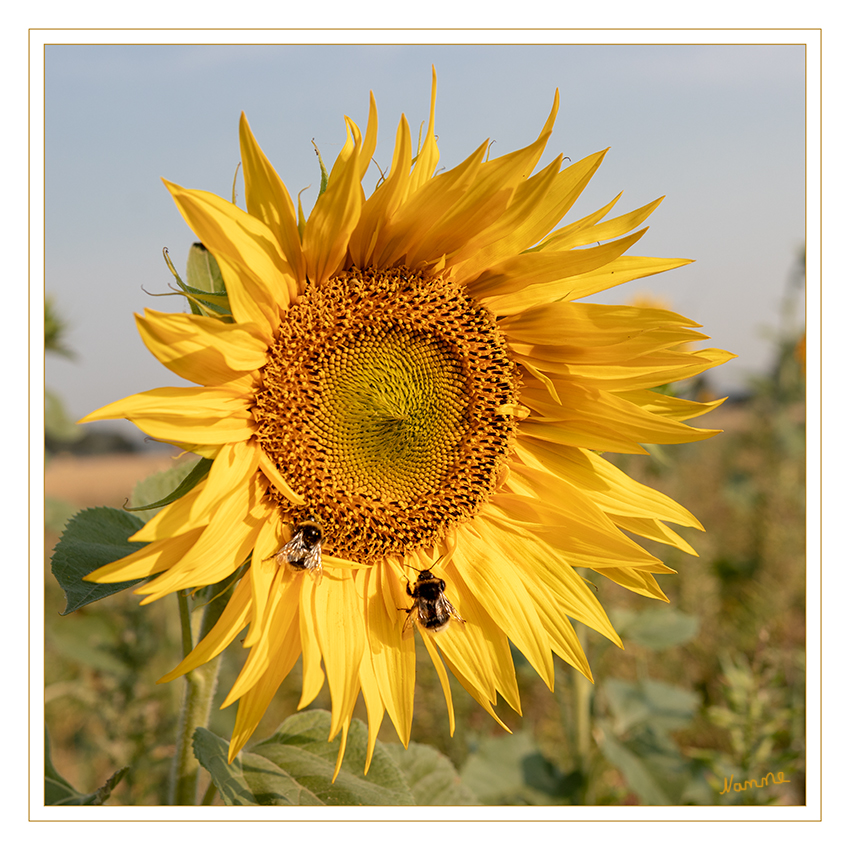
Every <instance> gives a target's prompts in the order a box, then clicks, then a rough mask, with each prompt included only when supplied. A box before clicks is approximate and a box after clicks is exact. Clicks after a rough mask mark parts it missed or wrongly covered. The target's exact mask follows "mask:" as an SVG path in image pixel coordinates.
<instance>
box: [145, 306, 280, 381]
mask: <svg viewBox="0 0 850 850" xmlns="http://www.w3.org/2000/svg"><path fill="white" fill-rule="evenodd" d="M136 326H137V327H138V329H139V335H140V336H141V338H142V341H143V342H144V343H145V345H146V346H147V347H148V350H149V351H150V352H151V354H153V355H154V357H156V358H157V360H159V362H160V363H162V364H163V365H164V366H166V367H167V368H169V369H171V371H172V372H174V373H175V374H177V375H179V376H180V377H181V378H185V379H186V380H187V381H192V383H195V384H203V385H205V386H210V385H216V384H225V383H227V382H228V381H233V380H235V379H237V378H239V377H240V376H242V375H243V374H244V373H245V372H249V371H251V370H254V369H259V368H260V367H262V366H263V365H265V362H266V358H267V343H266V342H265V341H264V340H263V339H262V338H261V337H260V333H259V329H258V328H257V327H256V325H253V324H241V325H240V324H225V323H224V322H222V321H220V320H219V319H212V318H207V317H205V316H193V315H186V314H181V313H159V312H157V311H155V310H145V315H144V316H138V315H137V316H136Z"/></svg>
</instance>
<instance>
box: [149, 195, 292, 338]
mask: <svg viewBox="0 0 850 850" xmlns="http://www.w3.org/2000/svg"><path fill="white" fill-rule="evenodd" d="M163 182H164V183H165V185H166V188H167V189H168V190H169V191H170V192H171V196H172V197H173V198H174V202H175V203H176V204H177V208H178V209H179V210H180V213H181V215H182V216H183V218H184V219H186V222H187V224H188V225H189V227H191V228H192V230H194V231H195V233H196V234H197V235H198V237H199V238H200V240H201V242H203V243H204V246H205V247H206V248H207V249H208V250H209V251H210V252H211V253H212V254H213V256H214V257H215V258H216V260H217V262H218V265H219V267H220V268H221V273H222V277H223V278H224V283H225V286H226V288H227V295H228V299H229V301H230V306H231V308H232V311H233V317H234V318H235V319H236V320H237V321H238V322H255V323H256V324H257V326H258V327H259V328H260V329H261V332H262V333H263V334H264V336H265V338H266V339H268V340H269V341H270V340H271V338H272V335H273V333H274V331H275V329H276V328H277V320H278V309H279V308H286V307H287V306H288V304H289V291H290V280H291V278H292V271H291V269H290V268H289V265H288V263H287V262H286V260H285V258H284V256H283V253H282V252H281V249H280V246H279V245H278V242H277V239H276V238H275V235H274V234H273V233H272V231H271V230H269V228H268V227H266V225H265V224H263V222H262V221H260V219H258V218H254V216H252V215H249V214H248V213H246V212H244V211H243V210H240V209H239V207H237V206H236V205H235V204H231V203H229V202H228V201H225V200H224V199H223V198H219V197H218V195H214V194H212V192H201V191H197V190H193V189H184V188H183V187H182V186H178V185H177V184H176V183H170V182H168V181H167V180H165V181H163Z"/></svg>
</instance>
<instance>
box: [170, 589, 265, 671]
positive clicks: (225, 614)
mask: <svg viewBox="0 0 850 850" xmlns="http://www.w3.org/2000/svg"><path fill="white" fill-rule="evenodd" d="M250 616H251V586H250V584H249V583H248V582H247V581H240V582H239V584H237V585H236V588H235V589H234V591H233V596H231V597H230V601H229V602H228V603H227V606H226V607H225V609H224V611H222V613H221V616H220V617H219V618H218V620H217V621H216V622H215V625H213V627H212V628H211V629H210V630H209V632H207V634H206V636H205V637H204V638H202V639H201V641H200V642H199V643H198V645H197V646H196V647H195V648H194V649H193V650H192V651H191V652H190V653H189V654H188V655H187V656H186V657H185V658H184V659H183V660H182V661H181V662H180V663H179V664H178V665H177V666H176V667H175V668H174V669H173V670H172V671H171V672H170V673H167V674H166V675H165V676H163V677H162V678H161V679H159V680H157V684H158V685H161V684H163V683H164V682H172V681H174V679H177V678H179V677H180V676H184V675H185V674H186V673H188V672H190V671H191V670H194V669H195V668H196V667H200V666H201V664H206V662H207V661H210V660H211V659H213V658H215V657H216V656H217V655H218V654H219V653H221V652H222V650H224V649H225V648H227V647H228V646H230V644H231V643H233V641H234V640H236V637H237V635H238V634H239V632H241V631H242V629H244V628H245V626H246V625H247V623H248V618H249V617H250Z"/></svg>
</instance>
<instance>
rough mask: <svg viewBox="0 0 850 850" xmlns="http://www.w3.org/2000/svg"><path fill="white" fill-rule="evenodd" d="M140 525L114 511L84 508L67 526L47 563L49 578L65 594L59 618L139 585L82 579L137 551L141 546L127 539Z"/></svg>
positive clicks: (133, 519)
mask: <svg viewBox="0 0 850 850" xmlns="http://www.w3.org/2000/svg"><path fill="white" fill-rule="evenodd" d="M142 525H143V523H142V521H141V520H140V519H137V518H136V517H134V516H133V515H132V514H128V513H126V512H125V511H121V510H118V509H117V508H87V509H86V510H84V511H81V512H80V513H78V514H77V515H76V516H74V517H73V518H72V519H71V520H70V521H69V522H68V524H67V526H66V527H65V532H64V533H63V534H62V537H61V539H60V540H59V542H58V543H57V544H56V549H55V550H54V551H53V558H52V560H51V569H52V572H53V575H54V576H55V577H56V581H58V582H59V585H60V586H61V588H62V590H64V591H65V600H66V607H65V610H64V611H63V612H62V614H63V615H64V614H70V613H71V612H72V611H77V610H78V609H80V608H82V607H83V606H84V605H89V604H90V603H92V602H96V601H97V600H99V599H104V598H105V597H107V596H112V594H113V593H119V592H120V591H122V590H126V589H127V588H128V587H132V586H133V585H134V584H138V583H139V581H140V580H133V581H122V582H117V583H113V584H95V583H94V582H90V581H84V580H83V576H86V575H88V574H89V573H90V572H92V571H93V570H96V569H97V568H98V567H102V566H104V565H106V564H111V563H112V562H113V561H117V560H118V559H119V558H123V557H125V556H126V555H130V554H132V553H133V552H136V551H138V550H139V549H141V548H142V546H144V545H145V544H144V543H130V542H129V541H128V540H127V538H128V537H130V536H131V535H132V534H134V533H135V532H137V531H138V530H139V529H140V528H141V527H142Z"/></svg>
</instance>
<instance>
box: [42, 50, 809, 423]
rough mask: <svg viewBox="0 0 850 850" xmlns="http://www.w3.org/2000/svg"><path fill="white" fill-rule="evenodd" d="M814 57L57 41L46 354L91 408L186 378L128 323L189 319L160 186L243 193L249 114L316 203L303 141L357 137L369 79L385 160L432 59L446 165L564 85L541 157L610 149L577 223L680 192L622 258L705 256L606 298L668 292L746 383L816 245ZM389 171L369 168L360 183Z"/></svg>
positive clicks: (330, 149)
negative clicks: (54, 323)
mask: <svg viewBox="0 0 850 850" xmlns="http://www.w3.org/2000/svg"><path fill="white" fill-rule="evenodd" d="M804 63H805V53H804V47H803V46H801V45H787V46H786V45H741V46H737V45H716V46H715V45H646V46H644V45H625V46H615V45H610V46H607V45H551V46H550V45H533V46H484V45H458V46H430V45H389V46H378V45H351V46H324V45H312V46H311V45H305V46H275V45H269V46H258V45H232V46H219V45H210V46H142V45H125V46H97V45H90V46H85V45H66V46H63V45H54V46H48V47H47V49H46V61H45V79H46V83H45V181H46V191H45V205H46V206H45V209H46V212H45V224H46V234H45V235H46V250H45V271H46V292H47V294H48V295H51V296H53V297H54V298H55V299H56V302H57V304H58V306H59V309H60V310H61V312H62V313H63V314H64V316H65V317H66V318H67V320H68V322H69V324H70V332H69V336H68V344H69V346H70V347H71V348H72V349H73V350H74V351H75V352H76V354H77V357H76V359H74V360H73V361H64V360H60V359H58V358H55V357H50V358H48V360H47V367H46V370H47V374H46V379H47V385H48V386H49V387H51V388H54V389H56V390H59V391H60V393H61V394H62V395H63V397H64V399H65V402H66V404H67V406H68V408H69V410H70V412H71V413H72V414H73V415H74V416H82V415H84V414H85V413H87V412H89V411H90V410H92V409H94V408H96V407H99V406H101V405H103V404H106V403H108V402H110V401H114V400H116V399H118V398H120V397H123V396H125V395H128V394H130V393H133V392H138V391H142V390H145V389H150V388H152V387H155V386H162V385H168V384H179V383H180V381H179V380H177V379H176V378H173V377H172V375H171V373H169V372H168V371H167V370H165V369H164V368H163V367H162V366H160V365H159V364H158V363H157V362H156V361H155V360H154V358H153V357H152V356H151V355H150V354H148V352H147V350H146V349H145V348H144V346H143V345H142V343H141V340H140V339H139V337H138V334H137V333H136V330H135V324H134V321H133V313H134V312H141V311H142V310H143V309H144V308H145V307H152V308H154V309H160V310H163V309H166V310H177V309H182V308H181V304H180V301H179V300H178V299H177V298H176V297H172V298H156V297H152V296H149V295H147V294H146V292H145V291H144V290H146V291H147V292H148V293H157V292H166V291H168V289H167V288H168V284H169V281H170V279H171V276H170V274H169V273H168V271H167V269H166V267H165V265H164V263H163V260H162V255H161V251H162V248H163V247H164V246H167V247H168V249H169V252H170V254H171V257H172V258H173V259H174V261H175V263H176V264H177V266H178V268H182V267H183V265H184V263H185V257H186V253H187V251H188V249H189V246H190V245H191V243H192V241H194V237H193V235H192V233H191V232H190V231H189V229H188V228H187V227H186V225H185V224H184V223H183V222H182V219H181V218H180V216H179V214H178V213H177V210H176V208H175V207H174V204H173V202H172V201H171V200H170V197H169V195H168V193H167V192H166V191H165V188H164V187H163V186H162V183H161V181H160V177H167V178H168V179H169V180H173V181H174V182H177V183H180V184H182V185H185V186H189V187H192V188H200V189H207V190H210V191H214V192H216V193H218V194H220V195H222V196H224V197H227V198H229V197H230V194H231V186H232V183H233V176H234V172H235V170H236V167H237V164H238V162H239V145H238V121H239V115H240V112H241V111H243V110H244V111H245V113H246V114H247V116H248V119H249V121H250V123H251V127H252V129H253V131H254V133H255V135H256V136H257V138H258V140H259V142H260V144H261V145H262V147H263V148H264V150H265V152H266V153H267V155H268V156H269V158H270V159H271V160H272V162H273V163H274V164H275V165H276V167H277V168H278V171H279V173H280V174H281V176H282V178H283V180H284V182H285V183H286V184H287V186H288V187H289V189H290V192H291V194H292V195H293V196H294V195H295V194H297V193H298V192H299V191H300V190H301V189H303V188H304V187H307V186H311V188H310V189H307V191H305V192H304V195H303V200H304V203H305V206H306V207H307V208H309V206H310V205H311V204H312V201H313V199H314V198H315V193H316V190H317V189H318V183H319V173H318V165H317V161H316V157H315V153H314V152H313V147H312V144H311V140H312V139H315V141H316V144H317V145H318V146H319V148H320V150H321V152H322V155H323V157H324V159H325V162H326V163H327V164H328V165H330V164H331V162H332V161H333V159H334V158H335V156H336V154H337V153H338V151H339V149H340V147H341V145H342V144H343V142H344V140H345V132H344V124H343V120H342V116H343V115H344V114H346V115H349V116H351V118H353V119H354V120H355V121H356V122H357V123H358V124H360V125H361V126H362V127H364V128H365V122H366V116H367V111H368V96H369V90H370V89H371V90H372V91H374V93H375V97H376V100H377V106H378V115H379V143H378V148H377V151H376V154H375V159H376V160H377V161H378V162H379V163H381V164H382V165H387V164H389V161H390V157H391V151H392V144H393V140H394V134H395V128H396V125H397V123H398V119H399V115H400V113H401V112H404V113H405V114H406V115H407V117H408V119H409V121H410V123H411V126H412V127H414V128H415V127H417V126H418V125H419V123H420V122H421V121H423V120H425V119H427V114H428V105H429V95H430V68H431V65H432V64H434V65H435V66H436V68H437V75H438V95H437V128H436V129H437V134H438V136H439V146H440V151H441V163H440V164H441V167H446V168H450V167H452V166H453V165H455V164H457V163H458V162H459V161H461V160H462V159H463V158H465V157H466V156H467V155H468V154H469V153H471V152H472V150H474V148H475V147H477V146H478V145H479V144H480V143H481V142H482V141H484V140H485V139H487V138H490V139H494V140H495V144H494V147H493V154H494V155H498V154H502V153H506V152H508V151H510V150H514V149H516V148H517V147H520V146H523V145H525V144H527V143H529V142H530V141H531V140H532V139H533V138H535V137H536V135H537V133H538V132H539V130H540V127H541V126H542V124H543V122H544V120H545V119H546V116H547V114H548V112H549V109H550V107H551V104H552V99H553V96H554V93H555V90H556V88H557V89H559V90H560V97H561V109H560V113H559V118H558V121H557V123H556V126H555V131H554V133H553V136H552V139H551V141H550V143H549V147H548V148H547V151H546V153H545V154H544V157H543V160H542V162H541V164H545V163H547V162H549V161H550V160H551V159H552V158H554V156H555V155H556V154H558V153H560V152H563V153H564V154H566V156H568V157H570V158H571V159H572V161H573V162H575V161H577V160H579V159H581V158H582V157H584V156H586V155H588V154H590V153H593V152H595V151H598V150H601V149H604V148H608V147H610V149H611V150H610V151H609V153H608V155H607V157H606V159H605V162H604V163H603V165H602V167H601V169H600V170H599V172H598V173H597V174H596V176H595V177H594V178H593V180H592V181H591V184H590V186H589V187H588V188H587V190H586V191H585V193H584V195H583V196H582V198H581V199H580V200H579V202H578V203H577V204H576V206H575V207H574V208H573V210H571V212H570V214H569V217H570V218H573V217H578V216H580V215H583V214H585V213H587V212H590V211H591V210H594V209H597V208H598V207H600V206H602V205H603V204H605V203H607V202H608V201H609V200H611V199H612V198H613V197H614V196H615V195H616V194H618V193H619V192H621V191H622V192H623V197H622V199H621V200H620V202H619V204H618V205H617V207H616V208H615V212H614V213H613V214H619V213H623V212H626V211H628V210H631V209H634V208H635V207H638V206H641V205H643V204H645V203H647V202H649V201H652V200H654V199H655V198H657V197H659V196H660V195H666V199H665V201H664V203H663V204H662V205H661V206H660V207H659V209H658V210H656V212H655V213H653V215H652V216H651V218H650V219H649V224H650V230H649V232H648V233H647V234H646V236H644V238H643V239H642V240H641V241H640V242H639V243H638V245H636V246H635V247H634V248H633V249H632V250H631V252H630V253H639V254H646V255H654V256H669V257H688V258H691V259H694V260H696V262H695V263H694V264H692V265H690V266H688V267H686V268H683V269H678V270H676V271H673V272H668V273H666V274H664V275H661V276H656V277H652V278H647V279H644V280H641V281H636V282H634V283H632V284H629V285H627V286H625V287H620V288H618V289H616V290H613V291H611V292H609V293H605V294H604V295H600V296H597V297H596V298H595V300H599V301H603V300H604V301H607V302H609V303H611V302H620V301H628V300H630V299H631V298H632V297H633V296H634V295H635V294H637V293H642V292H652V293H654V294H655V295H657V296H660V297H662V298H664V299H666V300H667V302H668V303H669V305H670V307H671V308H672V309H674V310H676V311H678V312H681V313H684V314H685V315H687V316H689V317H691V318H694V319H696V320H697V321H699V322H700V323H701V324H703V325H704V328H705V332H706V333H708V334H709V335H710V336H711V337H712V340H711V342H710V343H709V344H711V345H713V346H717V347H721V348H726V349H728V350H730V351H734V352H735V353H737V354H738V355H739V358H738V360H736V361H733V362H732V363H730V364H728V365H726V366H723V367H721V368H720V369H718V370H715V372H714V373H713V374H712V376H711V377H712V379H713V381H714V384H715V386H716V387H717V389H718V391H721V392H724V393H725V392H729V391H738V390H741V389H742V388H744V387H745V386H746V382H747V380H748V377H749V376H751V375H753V374H756V373H758V372H759V371H761V370H763V369H764V368H765V367H766V366H768V365H769V363H770V356H771V351H772V343H771V341H770V337H769V332H770V330H775V329H776V328H777V327H778V323H779V317H780V306H781V303H782V300H783V297H784V296H785V295H786V294H787V292H788V288H789V281H790V280H791V276H792V272H793V269H794V264H795V262H796V260H797V258H798V255H799V252H800V251H801V250H802V248H803V244H804V238H805V229H804V228H805V206H804V203H805V177H806V175H805V159H804V157H805V142H806V133H805V129H806V127H805V111H804V110H805V75H804V72H805V64H804ZM378 176H379V175H378V172H377V169H373V171H371V172H370V173H369V174H368V175H367V178H366V180H365V181H364V186H365V187H366V188H367V191H369V190H370V189H371V187H373V186H374V182H375V180H377V178H378ZM237 193H238V195H239V196H241V194H242V190H241V179H240V180H239V181H238V183H237ZM798 301H799V304H800V305H802V298H800V299H798ZM797 316H798V320H799V322H800V323H802V320H803V314H802V307H801V306H800V309H799V310H798V313H797Z"/></svg>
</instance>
